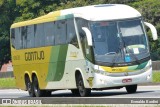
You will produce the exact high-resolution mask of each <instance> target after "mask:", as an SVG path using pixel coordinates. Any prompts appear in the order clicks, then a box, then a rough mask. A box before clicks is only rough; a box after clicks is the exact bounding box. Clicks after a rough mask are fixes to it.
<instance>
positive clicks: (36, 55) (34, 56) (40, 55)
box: [25, 51, 44, 61]
mask: <svg viewBox="0 0 160 107" xmlns="http://www.w3.org/2000/svg"><path fill="white" fill-rule="evenodd" d="M35 60H44V51H39V52H38V51H34V52H25V61H35Z"/></svg>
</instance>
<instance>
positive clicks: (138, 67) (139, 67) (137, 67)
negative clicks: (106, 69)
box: [128, 61, 148, 71]
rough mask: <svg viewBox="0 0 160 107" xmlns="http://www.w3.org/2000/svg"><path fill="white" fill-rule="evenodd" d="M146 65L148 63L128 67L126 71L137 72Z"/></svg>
mask: <svg viewBox="0 0 160 107" xmlns="http://www.w3.org/2000/svg"><path fill="white" fill-rule="evenodd" d="M147 64H148V61H147V62H144V63H142V64H140V65H134V66H130V67H128V70H131V71H132V70H139V69H143V68H144V67H146V65H147Z"/></svg>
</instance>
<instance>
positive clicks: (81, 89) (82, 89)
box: [77, 75, 91, 97]
mask: <svg viewBox="0 0 160 107" xmlns="http://www.w3.org/2000/svg"><path fill="white" fill-rule="evenodd" d="M77 87H78V90H79V95H80V96H81V97H85V96H88V95H90V94H91V89H86V88H85V87H84V82H83V78H82V76H81V75H79V76H78V79H77Z"/></svg>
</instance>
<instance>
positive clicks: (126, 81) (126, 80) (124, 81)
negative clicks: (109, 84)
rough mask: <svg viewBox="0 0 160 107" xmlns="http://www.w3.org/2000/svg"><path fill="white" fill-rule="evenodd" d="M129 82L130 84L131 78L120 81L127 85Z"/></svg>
mask: <svg viewBox="0 0 160 107" xmlns="http://www.w3.org/2000/svg"><path fill="white" fill-rule="evenodd" d="M129 82H132V79H131V78H127V79H123V80H122V83H129Z"/></svg>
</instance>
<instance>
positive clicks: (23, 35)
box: [21, 26, 27, 49]
mask: <svg viewBox="0 0 160 107" xmlns="http://www.w3.org/2000/svg"><path fill="white" fill-rule="evenodd" d="M21 40H22V48H23V49H25V48H27V27H26V26H24V27H21Z"/></svg>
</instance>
